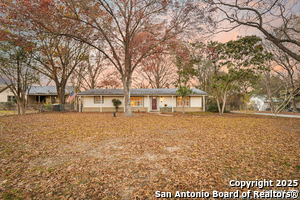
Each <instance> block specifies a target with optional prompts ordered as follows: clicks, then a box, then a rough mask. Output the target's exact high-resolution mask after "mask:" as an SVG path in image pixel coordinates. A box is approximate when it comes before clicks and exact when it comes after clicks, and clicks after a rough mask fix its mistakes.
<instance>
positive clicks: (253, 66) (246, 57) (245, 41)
mask: <svg viewBox="0 0 300 200" xmlns="http://www.w3.org/2000/svg"><path fill="white" fill-rule="evenodd" d="M215 49H216V51H218V52H219V56H218V59H216V62H215V65H216V68H215V72H214V77H213V89H214V91H215V97H216V99H218V102H219V103H221V101H220V99H222V101H223V102H222V103H223V104H225V103H226V98H227V96H228V93H230V92H231V91H232V90H234V89H237V88H239V85H241V84H242V83H243V82H245V81H249V80H254V79H255V78H256V77H257V73H259V72H262V71H265V70H269V69H268V68H267V67H265V62H266V61H270V60H272V58H273V55H272V54H271V53H269V52H267V51H264V49H263V47H262V45H261V38H259V37H257V36H246V37H243V38H240V39H238V40H236V41H229V42H227V43H225V44H218V45H217V46H215ZM217 62H218V63H217ZM221 70H222V71H221ZM220 108H221V107H220ZM219 112H220V114H221V115H222V114H223V109H222V110H219Z"/></svg>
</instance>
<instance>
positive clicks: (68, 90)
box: [29, 86, 73, 95]
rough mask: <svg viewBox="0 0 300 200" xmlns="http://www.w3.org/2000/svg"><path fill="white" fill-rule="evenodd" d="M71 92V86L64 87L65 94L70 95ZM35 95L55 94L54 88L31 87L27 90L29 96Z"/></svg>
mask: <svg viewBox="0 0 300 200" xmlns="http://www.w3.org/2000/svg"><path fill="white" fill-rule="evenodd" d="M72 91H73V87H72V86H66V89H65V93H66V94H70V93H71V92H72ZM35 94H57V90H56V86H32V87H31V88H30V90H29V95H35Z"/></svg>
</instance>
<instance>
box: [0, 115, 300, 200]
mask: <svg viewBox="0 0 300 200" xmlns="http://www.w3.org/2000/svg"><path fill="white" fill-rule="evenodd" d="M121 115H122V114H120V113H117V117H115V118H114V117H113V116H112V113H42V114H32V115H25V116H4V117H0V199H17V198H20V199H23V198H25V199H27V198H30V199H31V198H36V199H64V198H65V199H70V198H74V199H102V198H104V199H155V191H166V192H172V193H173V194H175V192H176V191H194V192H196V191H200V192H201V191H202V190H203V191H206V192H212V191H213V190H218V191H228V192H230V191H236V190H241V191H242V189H240V188H237V187H230V185H229V181H230V180H238V181H250V180H256V179H257V180H264V179H267V180H272V181H274V182H275V181H276V180H300V119H291V118H272V117H268V116H252V115H251V116H250V115H243V114H225V116H224V117H219V116H218V115H217V114H206V115H203V114H200V115H197V114H193V115H181V114H176V115H175V116H162V115H156V114H148V113H137V114H136V115H137V116H135V117H121ZM251 189H252V190H260V189H258V188H251ZM264 189H266V188H264ZM269 189H272V190H275V189H280V190H287V189H288V188H287V187H286V188H277V187H276V186H274V187H272V188H269ZM294 189H295V188H294ZM296 189H299V187H298V188H296ZM247 190H248V189H247V188H245V189H244V190H243V191H247Z"/></svg>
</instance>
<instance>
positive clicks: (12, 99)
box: [7, 96, 16, 102]
mask: <svg viewBox="0 0 300 200" xmlns="http://www.w3.org/2000/svg"><path fill="white" fill-rule="evenodd" d="M14 99H16V97H15V96H7V101H8V102H13V101H14Z"/></svg>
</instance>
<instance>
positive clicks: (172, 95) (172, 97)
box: [172, 95, 174, 112]
mask: <svg viewBox="0 0 300 200" xmlns="http://www.w3.org/2000/svg"><path fill="white" fill-rule="evenodd" d="M173 107H174V105H173V95H172V112H173Z"/></svg>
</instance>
